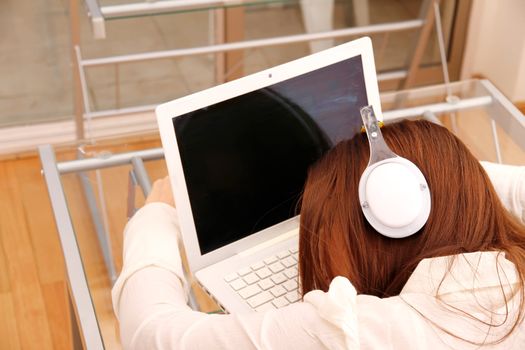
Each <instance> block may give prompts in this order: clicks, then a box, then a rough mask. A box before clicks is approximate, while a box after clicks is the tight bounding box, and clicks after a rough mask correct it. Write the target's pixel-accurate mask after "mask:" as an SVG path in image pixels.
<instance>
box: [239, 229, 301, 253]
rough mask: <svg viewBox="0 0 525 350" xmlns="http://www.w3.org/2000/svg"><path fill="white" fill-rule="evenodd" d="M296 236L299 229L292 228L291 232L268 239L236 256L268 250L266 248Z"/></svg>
mask: <svg viewBox="0 0 525 350" xmlns="http://www.w3.org/2000/svg"><path fill="white" fill-rule="evenodd" d="M298 234H299V227H297V228H294V229H292V230H290V231H288V232H285V233H283V234H281V235H279V236H277V237H275V238H272V239H269V240H267V241H264V242H263V243H261V244H258V245H256V246H254V247H252V248H250V249H247V250H245V251H242V252H240V253H238V254H237V255H239V256H242V257H244V256H249V255H252V254H254V253H255V252H258V251H260V250H262V249H266V248H268V247H270V246H272V245H275V244H277V243H280V242H283V241H286V240H288V239H290V238H293V237H294V236H297V235H298Z"/></svg>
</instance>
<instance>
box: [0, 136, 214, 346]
mask: <svg viewBox="0 0 525 350" xmlns="http://www.w3.org/2000/svg"><path fill="white" fill-rule="evenodd" d="M159 146H160V142H159V140H158V139H157V138H154V139H152V138H151V137H147V138H141V139H134V140H133V141H132V142H129V140H126V141H122V140H113V141H112V142H110V143H107V144H102V145H99V146H97V147H90V148H87V152H88V153H89V152H93V153H97V152H101V151H104V152H107V151H110V152H114V153H119V152H126V151H131V150H137V149H146V148H153V147H159ZM75 154H76V149H71V148H70V149H67V148H66V149H62V150H60V151H57V159H59V160H60V161H63V160H67V159H74V158H75ZM146 168H147V170H148V173H149V175H150V177H151V179H152V180H154V179H157V178H161V177H163V176H165V175H166V174H167V171H166V168H165V165H164V162H163V161H152V162H147V163H146ZM40 169H41V165H40V160H39V158H38V156H37V155H36V154H33V155H24V156H22V157H12V159H7V160H3V161H0V194H1V195H0V349H2V350H3V349H71V348H72V341H73V340H72V334H71V321H70V317H71V316H70V311H71V310H70V306H69V301H68V295H67V293H68V292H67V280H66V275H65V268H64V261H63V256H62V251H61V247H60V242H59V240H58V235H57V230H56V226H55V222H54V218H53V212H52V209H51V205H50V201H49V197H48V193H47V188H46V185H45V183H44V178H43V176H42V175H41V172H40ZM129 170H130V167H117V168H111V169H105V170H102V171H100V177H99V178H97V176H96V174H95V172H90V173H88V175H89V179H90V181H91V183H92V185H93V188H94V189H95V195H96V196H97V195H98V191H97V189H98V186H97V181H98V180H99V179H101V180H102V189H103V196H104V201H105V205H106V209H107V213H108V215H107V217H108V223H107V224H108V232H109V238H110V242H111V250H112V255H113V259H114V263H115V266H116V270H117V272H119V271H120V269H121V266H122V257H121V255H122V253H121V252H122V231H123V229H124V226H125V224H126V222H127V215H126V212H127V205H126V198H127V192H128V172H129ZM62 182H63V185H64V191H65V193H66V198H67V201H68V207H69V210H70V214H71V217H72V220H73V226H74V229H75V233H76V237H77V242H78V246H79V249H80V252H81V255H82V261H83V264H84V268H85V271H86V275H87V279H88V284H89V286H90V290H91V297H92V299H93V303H94V305H95V310H96V313H97V319H98V322H99V327H100V330H101V332H102V335H103V340H104V344H105V346H106V348H108V349H116V348H117V349H118V348H120V341H119V338H118V325H117V323H116V320H115V317H114V316H113V310H112V306H111V299H110V290H111V281H110V279H109V276H108V272H107V269H106V265H105V263H104V258H103V255H102V250H101V248H100V246H99V243H98V240H97V237H96V231H95V227H94V226H93V223H92V220H91V218H90V216H89V208H88V206H87V202H86V199H85V198H84V194H83V191H82V185H81V182H80V179H79V177H78V176H77V175H74V174H68V175H62ZM136 194H137V201H136V206H137V207H140V206H141V205H142V202H143V200H144V197H143V196H142V195H141V192H140V190H138V189H137V191H136ZM97 200H98V196H97ZM197 292H198V299H199V301H200V302H201V303H202V305H203V306H204V309H205V310H214V309H215V308H216V306H214V304H212V303H210V300H209V299H208V298H206V297H205V296H204V295H203V294H202V293H200V291H197Z"/></svg>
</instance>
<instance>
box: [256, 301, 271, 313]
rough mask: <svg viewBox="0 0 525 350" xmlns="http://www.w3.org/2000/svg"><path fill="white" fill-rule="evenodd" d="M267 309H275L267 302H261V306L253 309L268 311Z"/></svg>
mask: <svg viewBox="0 0 525 350" xmlns="http://www.w3.org/2000/svg"><path fill="white" fill-rule="evenodd" d="M268 310H275V306H274V305H273V304H272V303H270V302H268V303H266V304H262V305H261V306H259V307H257V308H255V311H257V312H265V311H268Z"/></svg>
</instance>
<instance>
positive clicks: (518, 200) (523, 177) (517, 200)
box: [480, 162, 525, 223]
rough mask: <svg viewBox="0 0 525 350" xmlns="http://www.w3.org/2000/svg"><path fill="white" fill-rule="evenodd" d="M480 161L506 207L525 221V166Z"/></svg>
mask: <svg viewBox="0 0 525 350" xmlns="http://www.w3.org/2000/svg"><path fill="white" fill-rule="evenodd" d="M480 163H481V165H482V166H483V168H484V169H485V171H486V172H487V174H488V176H489V178H490V180H491V182H492V184H493V185H494V189H495V190H496V193H497V194H498V196H499V198H500V200H501V202H502V203H503V205H504V206H505V208H506V209H507V210H508V211H510V212H511V213H512V214H513V215H514V216H516V217H517V218H518V219H520V220H521V222H523V223H525V166H515V165H503V164H496V163H490V162H480Z"/></svg>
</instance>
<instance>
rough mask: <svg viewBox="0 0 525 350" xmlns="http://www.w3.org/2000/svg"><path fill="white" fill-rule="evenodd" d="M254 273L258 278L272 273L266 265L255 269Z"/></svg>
mask: <svg viewBox="0 0 525 350" xmlns="http://www.w3.org/2000/svg"><path fill="white" fill-rule="evenodd" d="M255 273H256V274H257V276H259V278H266V277H268V276H270V275H271V274H272V272H271V271H270V270H268V268H266V267H264V268H262V269H260V270H257V271H256V272H255Z"/></svg>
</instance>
